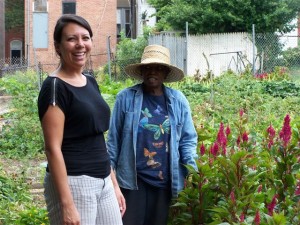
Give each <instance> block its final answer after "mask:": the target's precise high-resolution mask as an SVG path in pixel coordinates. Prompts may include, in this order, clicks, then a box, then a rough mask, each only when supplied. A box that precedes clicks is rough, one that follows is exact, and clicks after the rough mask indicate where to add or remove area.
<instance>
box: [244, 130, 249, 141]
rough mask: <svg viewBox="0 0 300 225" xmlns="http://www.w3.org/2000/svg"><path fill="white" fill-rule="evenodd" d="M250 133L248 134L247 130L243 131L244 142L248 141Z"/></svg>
mask: <svg viewBox="0 0 300 225" xmlns="http://www.w3.org/2000/svg"><path fill="white" fill-rule="evenodd" d="M248 139H249V138H248V134H247V132H246V131H245V132H244V133H243V135H242V140H243V142H248Z"/></svg>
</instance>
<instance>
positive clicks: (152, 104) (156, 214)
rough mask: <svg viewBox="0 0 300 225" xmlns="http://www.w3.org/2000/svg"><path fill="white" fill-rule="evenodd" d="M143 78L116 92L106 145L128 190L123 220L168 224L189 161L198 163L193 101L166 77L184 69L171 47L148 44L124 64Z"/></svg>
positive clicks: (128, 224) (123, 187)
mask: <svg viewBox="0 0 300 225" xmlns="http://www.w3.org/2000/svg"><path fill="white" fill-rule="evenodd" d="M125 71H126V73H127V74H128V75H129V76H132V77H134V78H136V79H139V80H141V81H142V82H141V83H140V84H137V85H135V86H133V87H129V88H127V89H125V90H123V91H121V92H120V93H119V94H118V95H117V99H116V102H115V106H114V110H113V114H112V118H111V123H110V128H109V133H108V140H107V147H108V151H109V154H110V158H111V164H112V166H113V168H114V169H115V172H116V176H117V180H118V183H119V185H120V187H121V191H122V193H123V194H124V197H125V200H126V205H127V210H126V212H125V214H124V216H123V223H124V225H166V224H167V219H168V210H169V206H170V202H171V198H172V196H173V197H176V196H177V195H178V192H179V191H180V190H181V189H182V188H183V185H184V179H185V176H186V175H187V170H186V168H185V165H191V166H193V167H194V168H197V167H196V163H195V158H196V157H197V155H196V145H197V133H196V131H195V128H194V125H193V121H192V117H191V111H190V107H189V103H188V101H187V99H186V98H185V96H184V95H183V94H182V93H181V92H180V91H177V90H174V89H171V88H168V87H166V86H164V84H163V83H164V82H175V81H179V80H181V79H182V78H183V77H184V73H183V71H182V70H180V69H179V68H177V67H175V66H172V65H171V64H170V53H169V50H168V49H167V48H165V47H163V46H160V45H150V46H147V47H146V48H145V49H144V53H143V56H142V60H141V63H138V64H132V65H129V66H127V67H126V68H125Z"/></svg>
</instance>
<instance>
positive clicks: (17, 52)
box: [10, 40, 22, 64]
mask: <svg viewBox="0 0 300 225" xmlns="http://www.w3.org/2000/svg"><path fill="white" fill-rule="evenodd" d="M21 56H22V41H19V40H13V41H11V42H10V58H11V59H12V61H13V62H14V64H19V63H21V61H20V60H21Z"/></svg>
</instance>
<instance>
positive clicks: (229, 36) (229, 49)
mask: <svg viewBox="0 0 300 225" xmlns="http://www.w3.org/2000/svg"><path fill="white" fill-rule="evenodd" d="M187 49H188V56H187V61H188V65H187V74H188V75H190V76H191V75H194V74H196V73H197V71H198V73H200V74H206V73H207V72H208V71H211V72H212V73H213V74H214V75H215V76H219V75H221V73H222V72H223V71H227V70H228V69H231V70H233V71H234V72H237V73H238V72H241V71H243V70H244V65H245V66H246V65H247V64H249V63H251V64H252V61H253V45H252V41H251V40H250V38H249V36H248V34H247V33H222V34H206V35H197V36H195V35H189V37H188V48H187ZM205 58H206V59H207V60H206V59H205ZM243 62H244V64H243Z"/></svg>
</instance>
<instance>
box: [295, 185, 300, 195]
mask: <svg viewBox="0 0 300 225" xmlns="http://www.w3.org/2000/svg"><path fill="white" fill-rule="evenodd" d="M295 195H300V182H298V184H297V186H296V190H295Z"/></svg>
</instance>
